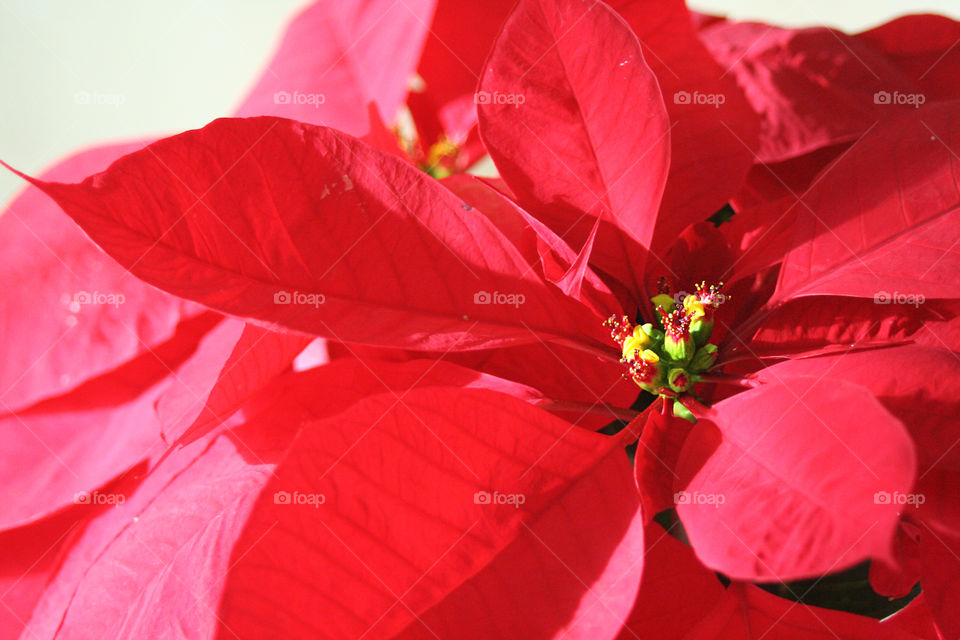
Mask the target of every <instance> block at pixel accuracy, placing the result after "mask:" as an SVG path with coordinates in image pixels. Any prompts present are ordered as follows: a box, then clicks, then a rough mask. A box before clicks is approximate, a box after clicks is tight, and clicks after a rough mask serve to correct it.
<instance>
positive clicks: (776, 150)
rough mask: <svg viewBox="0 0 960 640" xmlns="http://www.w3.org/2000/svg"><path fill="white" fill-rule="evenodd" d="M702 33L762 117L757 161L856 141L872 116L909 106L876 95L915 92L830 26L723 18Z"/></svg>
mask: <svg viewBox="0 0 960 640" xmlns="http://www.w3.org/2000/svg"><path fill="white" fill-rule="evenodd" d="M701 35H702V36H703V39H704V41H705V42H706V45H707V46H708V47H709V48H710V50H711V52H712V53H713V54H714V55H715V56H716V58H717V60H718V61H719V62H720V64H721V65H723V67H724V68H726V69H728V70H729V74H730V77H732V78H735V79H736V81H737V82H738V84H739V85H740V86H741V87H743V88H744V90H745V91H746V95H747V99H748V100H749V101H750V103H751V104H752V105H753V108H754V109H755V110H756V112H757V113H759V114H760V115H761V116H762V118H763V121H762V122H763V126H762V129H761V135H760V147H759V149H756V151H757V156H758V159H759V160H760V161H761V162H779V161H781V160H786V159H788V158H793V157H796V156H799V155H803V154H804V153H809V152H811V151H814V150H816V149H819V148H821V147H825V146H828V145H832V144H835V143H838V142H844V141H850V140H855V139H856V138H857V137H859V136H860V135H861V134H863V132H864V131H866V130H868V129H869V128H870V127H871V126H872V125H873V124H875V123H876V122H877V121H878V120H881V119H885V118H890V117H892V116H893V115H895V114H897V113H901V112H903V111H905V110H907V109H910V110H913V108H914V107H913V106H912V105H900V104H883V103H878V102H877V101H876V100H875V99H874V96H875V94H877V93H878V92H882V91H885V92H888V93H889V94H891V95H892V94H894V92H898V93H901V94H909V95H914V94H917V93H919V92H920V89H919V87H918V86H917V85H916V84H915V83H914V81H913V80H912V79H911V78H909V77H908V76H907V75H906V74H904V73H902V72H901V71H900V70H899V69H897V68H896V67H895V66H894V65H893V64H891V63H890V62H889V61H888V60H886V59H885V58H884V56H882V55H881V54H879V53H878V52H876V51H874V50H873V49H872V48H871V47H870V46H868V45H866V44H864V43H862V42H859V41H858V40H857V39H856V38H853V37H851V36H848V35H846V34H844V33H842V32H839V31H836V30H833V29H827V28H825V27H815V28H809V29H782V28H779V27H773V26H770V25H766V24H758V23H751V22H725V23H721V24H717V25H714V26H712V27H709V28H707V29H705V30H704V31H702V32H701ZM824 105H830V107H829V108H824Z"/></svg>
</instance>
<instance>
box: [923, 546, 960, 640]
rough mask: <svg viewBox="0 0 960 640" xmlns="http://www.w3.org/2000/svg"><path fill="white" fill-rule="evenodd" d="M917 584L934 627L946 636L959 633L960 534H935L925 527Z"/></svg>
mask: <svg viewBox="0 0 960 640" xmlns="http://www.w3.org/2000/svg"><path fill="white" fill-rule="evenodd" d="M922 535H923V537H924V543H923V545H922V550H923V551H922V555H921V576H920V584H921V585H923V592H924V593H925V594H926V600H927V604H928V605H929V606H930V611H931V612H932V613H933V618H934V620H936V623H937V628H938V629H939V630H940V632H941V633H942V634H943V635H944V637H946V638H956V637H958V636H960V594H958V592H957V576H958V575H960V535H948V534H943V533H941V534H937V533H935V532H934V531H933V530H932V529H930V528H929V527H926V528H924V530H923V532H922Z"/></svg>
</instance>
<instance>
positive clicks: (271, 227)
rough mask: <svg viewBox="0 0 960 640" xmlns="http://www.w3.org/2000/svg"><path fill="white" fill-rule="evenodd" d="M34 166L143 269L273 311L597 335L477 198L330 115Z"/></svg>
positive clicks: (232, 309) (429, 326) (405, 329)
mask: <svg viewBox="0 0 960 640" xmlns="http://www.w3.org/2000/svg"><path fill="white" fill-rule="evenodd" d="M35 182H36V184H37V185H38V186H41V187H42V188H43V189H44V190H45V191H46V192H47V193H48V195H50V196H51V197H53V198H54V199H56V200H57V201H58V202H59V203H60V205H61V206H62V207H63V208H64V209H65V210H66V211H67V212H68V213H70V214H71V216H72V217H74V219H75V220H77V221H78V222H79V224H80V225H81V226H82V227H83V228H84V230H85V231H86V232H87V233H89V234H90V235H91V237H93V238H94V239H95V240H96V241H97V242H98V243H100V244H101V246H103V247H104V248H105V249H106V250H107V251H108V253H110V254H111V255H112V256H113V257H114V258H115V259H116V260H117V261H118V262H120V263H121V264H122V265H124V266H127V267H128V268H130V269H131V270H132V271H133V273H134V274H135V275H137V276H138V277H140V278H142V279H144V280H146V281H147V282H150V283H152V284H154V285H156V286H159V287H161V288H163V289H166V290H168V291H170V292H172V293H175V294H176V295H179V296H182V297H186V298H189V299H194V300H197V301H200V302H202V303H203V304H205V305H207V306H210V307H213V308H216V309H218V310H221V311H224V312H226V313H230V314H234V315H239V316H243V317H246V318H250V319H255V320H259V321H260V322H261V323H264V324H267V325H268V326H272V325H273V324H278V325H280V326H281V327H285V328H287V329H293V330H296V331H302V332H306V333H312V334H314V335H320V336H325V337H331V338H334V339H337V340H343V341H349V342H358V343H366V344H379V345H386V346H400V347H410V348H418V349H438V350H446V349H453V348H457V349H469V348H480V347H492V346H500V345H503V344H509V343H517V342H531V341H535V340H538V339H539V338H543V339H546V340H558V339H564V340H569V341H573V342H577V343H580V344H586V345H591V346H600V345H605V344H606V340H605V336H604V332H603V331H602V330H601V327H600V325H599V323H598V318H597V317H596V316H595V315H594V314H593V313H591V312H590V311H589V310H588V309H587V308H585V307H583V306H582V305H581V304H579V303H578V302H576V301H575V300H572V299H571V298H568V297H566V296H564V295H563V294H562V292H560V291H559V289H557V288H556V287H554V286H553V285H549V284H547V283H545V282H543V280H542V279H541V278H539V277H538V276H537V274H536V273H535V272H534V271H532V270H531V269H530V266H529V265H528V264H527V263H526V262H525V261H524V260H523V258H522V256H521V255H520V253H519V252H518V251H517V249H516V248H515V247H513V246H512V245H511V244H510V243H509V241H508V240H507V239H506V238H505V237H504V236H503V235H502V234H501V233H500V232H499V231H498V230H497V229H496V227H494V225H492V224H491V223H490V221H489V220H487V219H486V218H485V217H484V216H483V215H482V213H480V212H478V211H475V210H472V209H470V207H469V206H465V205H464V203H463V202H461V201H460V200H459V199H458V198H456V197H455V196H454V195H453V194H452V193H450V192H449V191H447V190H446V189H445V188H444V187H443V186H441V185H440V184H439V183H437V182H436V181H435V180H433V179H431V178H429V177H428V176H426V175H424V174H423V173H421V172H419V171H417V170H416V169H414V168H413V167H411V166H410V165H409V164H407V163H405V162H403V161H401V160H399V159H398V158H395V157H393V156H389V155H385V154H383V153H382V152H380V151H377V150H375V149H373V148H371V147H369V146H367V145H366V144H364V143H362V142H360V141H358V140H356V139H353V138H350V137H349V136H344V135H343V134H340V133H338V132H336V131H334V130H332V129H327V128H321V127H314V126H311V125H305V124H299V123H294V122H290V121H287V120H280V119H275V118H249V119H224V120H217V121H214V122H213V123H211V124H210V125H208V126H207V127H205V128H203V129H200V130H197V131H189V132H187V133H184V134H181V135H178V136H174V137H172V138H168V139H166V140H163V141H161V142H158V143H155V144H153V145H151V146H150V147H148V148H147V149H146V150H144V151H141V152H138V153H134V154H131V155H129V156H127V157H125V158H123V159H122V160H120V161H119V162H117V163H116V164H114V165H113V166H112V167H111V168H110V170H108V171H107V172H105V173H103V174H99V175H97V176H95V177H93V178H90V179H88V180H86V181H84V182H83V183H80V184H76V185H65V184H58V183H41V182H39V181H35ZM491 292H492V293H491ZM510 296H513V297H510ZM494 297H496V299H493V298H494ZM505 303H506V304H505Z"/></svg>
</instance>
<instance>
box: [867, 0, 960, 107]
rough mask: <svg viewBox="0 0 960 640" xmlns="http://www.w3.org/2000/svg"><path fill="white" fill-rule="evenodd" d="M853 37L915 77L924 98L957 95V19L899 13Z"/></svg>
mask: <svg viewBox="0 0 960 640" xmlns="http://www.w3.org/2000/svg"><path fill="white" fill-rule="evenodd" d="M854 38H855V39H856V40H859V41H861V42H865V43H867V44H869V45H870V46H872V47H873V48H874V49H876V50H877V51H880V52H882V53H883V54H884V55H885V56H886V57H887V58H888V59H889V60H890V61H891V62H892V63H893V64H894V65H896V66H897V67H898V68H899V69H900V70H902V71H903V72H905V73H906V74H907V75H909V76H910V77H911V78H912V79H913V80H915V81H916V82H917V84H918V85H919V86H920V89H921V90H922V91H923V94H924V96H925V97H926V98H927V100H928V101H932V100H951V99H954V98H958V97H960V83H958V82H957V79H958V78H960V50H958V49H957V46H956V45H957V40H960V22H956V21H954V20H951V19H950V18H947V17H944V16H937V15H914V16H903V17H902V18H897V19H896V20H893V21H891V22H888V23H887V24H884V25H881V26H879V27H877V28H875V29H871V30H870V31H865V32H863V33H860V34H857V35H856V36H854Z"/></svg>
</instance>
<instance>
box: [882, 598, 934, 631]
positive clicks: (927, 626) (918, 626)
mask: <svg viewBox="0 0 960 640" xmlns="http://www.w3.org/2000/svg"><path fill="white" fill-rule="evenodd" d="M881 624H882V625H883V626H890V627H896V628H897V629H903V630H904V631H908V632H910V633H912V634H913V635H914V636H916V637H917V638H923V640H944V637H943V636H942V635H940V633H939V632H938V631H937V629H936V624H935V623H934V621H933V615H932V614H931V613H930V607H929V606H927V601H926V598H925V597H924V594H922V593H921V594H920V595H918V596H917V597H916V598H914V599H913V600H911V601H910V604H908V605H907V606H906V607H904V608H903V609H900V611H898V612H896V613H895V614H893V615H892V616H890V617H889V618H885V619H884V620H883V622H882V623H881Z"/></svg>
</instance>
